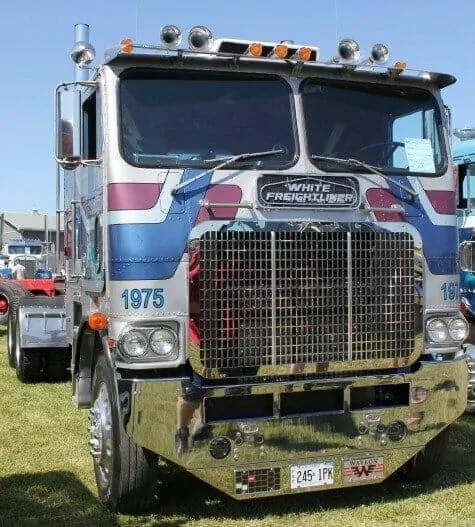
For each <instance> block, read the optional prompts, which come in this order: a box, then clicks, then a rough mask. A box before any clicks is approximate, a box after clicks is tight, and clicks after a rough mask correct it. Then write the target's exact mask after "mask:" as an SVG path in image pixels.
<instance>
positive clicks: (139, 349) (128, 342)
mask: <svg viewBox="0 0 475 527" xmlns="http://www.w3.org/2000/svg"><path fill="white" fill-rule="evenodd" d="M118 344H119V347H120V350H121V351H122V352H123V353H124V354H125V355H126V356H128V357H130V358H136V357H142V356H143V355H145V353H146V351H147V338H146V336H145V335H144V334H143V333H142V332H141V331H138V330H137V329H131V330H130V331H127V332H126V333H124V334H123V335H122V336H121V338H120V339H119V342H118Z"/></svg>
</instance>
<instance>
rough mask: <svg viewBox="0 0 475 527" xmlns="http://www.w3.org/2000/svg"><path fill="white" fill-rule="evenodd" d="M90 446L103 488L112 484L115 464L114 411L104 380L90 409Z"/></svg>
mask: <svg viewBox="0 0 475 527" xmlns="http://www.w3.org/2000/svg"><path fill="white" fill-rule="evenodd" d="M89 434H90V439H89V446H90V454H91V456H92V458H93V460H94V465H95V466H96V468H97V472H98V475H99V478H100V484H101V486H102V487H103V488H107V487H109V486H110V481H111V478H112V466H113V453H114V452H113V441H112V439H113V432H112V411H111V404H110V399H109V394H108V392H107V387H106V384H105V383H104V382H102V383H101V384H100V386H99V392H98V394H97V397H96V400H95V401H94V404H93V406H92V408H91V409H90V411H89Z"/></svg>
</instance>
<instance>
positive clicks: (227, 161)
mask: <svg viewBox="0 0 475 527" xmlns="http://www.w3.org/2000/svg"><path fill="white" fill-rule="evenodd" d="M283 153H284V149H283V148H279V149H276V150H265V151H264V152H248V153H245V154H237V155H235V156H229V157H222V158H219V159H205V161H204V162H205V163H207V164H208V163H215V162H216V163H218V164H217V165H215V166H213V167H211V168H208V170H205V171H204V172H201V173H200V174H198V175H196V176H195V177H193V178H191V179H188V180H186V181H183V182H182V183H178V185H175V187H173V189H172V192H171V193H172V194H176V193H177V192H178V191H179V190H180V189H182V188H184V187H187V186H188V185H191V183H194V182H195V181H197V180H198V179H201V178H202V177H203V176H206V175H208V174H209V173H210V172H213V171H214V170H219V169H220V168H224V167H227V166H228V165H232V164H233V163H235V162H236V161H240V160H242V159H250V158H252V157H262V156H271V155H274V154H283Z"/></svg>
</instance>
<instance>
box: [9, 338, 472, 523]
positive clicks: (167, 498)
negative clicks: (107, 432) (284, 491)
mask: <svg viewBox="0 0 475 527" xmlns="http://www.w3.org/2000/svg"><path fill="white" fill-rule="evenodd" d="M5 340H6V339H5V332H4V330H3V328H0V400H1V413H0V526H5V527H6V526H8V527H9V526H13V525H27V526H33V525H71V526H76V525H84V526H96V525H98V526H121V525H124V526H125V525H137V526H144V527H145V526H163V527H172V526H180V527H181V526H199V527H204V526H206V527H214V526H220V527H224V526H226V527H227V526H241V527H244V526H245V527H257V526H259V527H262V526H266V527H314V526H316V525H326V526H341V527H343V526H349V525H367V526H371V525H374V526H378V527H381V526H385V525H398V526H411V527H413V526H416V525H417V526H418V525H422V526H423V525H427V526H429V525H430V526H439V525H440V526H446V525H457V526H459V525H466V526H469V525H470V526H472V525H475V418H474V417H471V416H465V417H463V418H462V419H460V420H459V422H458V423H456V424H455V425H453V427H452V433H451V441H450V449H449V451H448V452H447V457H446V460H445V463H444V465H443V466H442V467H441V470H440V471H439V473H438V474H437V475H436V476H434V477H433V478H432V479H431V480H430V481H428V482H427V483H426V484H423V485H402V484H401V483H400V481H398V480H396V479H390V480H388V481H385V482H384V483H382V484H380V485H374V486H367V487H359V488H356V489H352V490H346V491H341V490H337V491H328V492H320V493H313V494H303V495H299V496H284V497H280V498H267V499H262V500H258V501H247V502H237V501H234V500H232V499H231V498H228V497H226V496H224V495H222V494H219V493H218V492H217V491H215V490H214V489H212V488H210V487H209V486H208V485H206V484H204V483H202V482H200V481H199V480H197V479H195V478H194V477H192V476H190V475H188V474H186V473H183V472H181V471H178V470H177V469H173V468H169V469H167V471H166V473H165V474H164V478H163V486H162V492H161V497H160V499H159V501H158V503H157V506H156V510H155V512H154V514H152V515H149V516H140V517H130V516H121V515H112V514H110V513H109V512H108V511H107V510H105V509H104V508H103V507H102V506H101V505H100V503H99V502H98V500H97V495H96V490H95V482H94V477H93V472H92V464H91V461H90V458H89V454H88V446H87V431H86V417H87V416H86V412H84V411H79V410H76V409H75V408H74V407H73V406H72V403H71V396H70V395H71V391H70V384H69V383H62V384H37V385H22V384H20V383H19V382H18V381H17V379H16V377H15V374H14V371H13V370H12V369H10V368H9V367H8V364H7V360H6V348H5Z"/></svg>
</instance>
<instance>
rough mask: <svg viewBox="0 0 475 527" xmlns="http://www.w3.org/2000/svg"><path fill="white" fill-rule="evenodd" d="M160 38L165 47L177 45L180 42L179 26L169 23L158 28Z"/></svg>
mask: <svg viewBox="0 0 475 527" xmlns="http://www.w3.org/2000/svg"><path fill="white" fill-rule="evenodd" d="M160 40H161V41H162V44H163V45H164V46H166V47H167V48H171V47H177V46H179V45H180V42H181V31H180V28H179V27H177V26H173V25H171V24H169V25H166V26H163V27H162V29H161V30H160Z"/></svg>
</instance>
